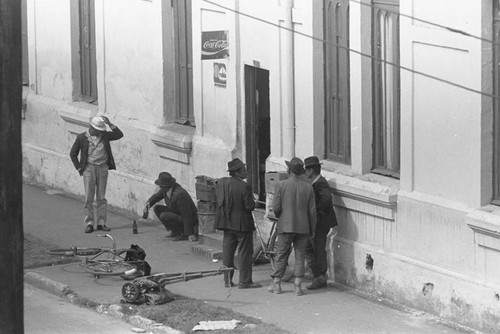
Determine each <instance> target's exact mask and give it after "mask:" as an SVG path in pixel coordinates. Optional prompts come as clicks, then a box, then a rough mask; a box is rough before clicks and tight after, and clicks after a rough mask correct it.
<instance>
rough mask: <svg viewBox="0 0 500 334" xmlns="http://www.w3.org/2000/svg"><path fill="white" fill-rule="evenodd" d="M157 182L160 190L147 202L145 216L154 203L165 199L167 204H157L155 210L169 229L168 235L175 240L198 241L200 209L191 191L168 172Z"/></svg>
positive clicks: (161, 174)
mask: <svg viewBox="0 0 500 334" xmlns="http://www.w3.org/2000/svg"><path fill="white" fill-rule="evenodd" d="M155 184H157V185H158V186H159V187H160V190H158V192H157V193H156V194H154V195H153V196H151V197H150V198H149V199H148V201H147V202H146V207H145V208H144V217H147V216H148V213H149V209H150V208H151V207H152V206H153V205H155V204H156V203H158V202H159V201H161V200H162V199H163V200H164V201H165V205H156V206H155V207H154V212H155V214H156V216H157V217H158V218H159V219H160V221H161V223H162V224H163V226H165V228H166V229H167V232H168V234H167V236H166V237H167V238H169V239H172V240H174V241H180V240H189V241H197V240H198V233H197V232H196V231H197V228H198V209H196V205H195V204H194V202H193V199H192V198H191V196H190V195H189V193H188V192H187V191H186V190H185V189H184V188H182V187H181V185H180V184H178V183H177V182H175V178H173V177H172V175H171V174H170V173H168V172H161V173H160V175H159V176H158V179H157V180H156V181H155Z"/></svg>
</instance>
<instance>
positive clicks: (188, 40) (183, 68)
mask: <svg viewBox="0 0 500 334" xmlns="http://www.w3.org/2000/svg"><path fill="white" fill-rule="evenodd" d="M172 5H173V10H174V35H175V41H174V43H175V46H176V47H175V51H174V52H175V60H176V66H175V72H176V73H175V76H176V101H177V103H176V107H177V108H176V115H175V116H176V118H175V119H176V122H177V123H180V124H186V125H193V126H194V125H195V123H194V115H193V52H192V24H191V22H192V19H191V0H173V1H172Z"/></svg>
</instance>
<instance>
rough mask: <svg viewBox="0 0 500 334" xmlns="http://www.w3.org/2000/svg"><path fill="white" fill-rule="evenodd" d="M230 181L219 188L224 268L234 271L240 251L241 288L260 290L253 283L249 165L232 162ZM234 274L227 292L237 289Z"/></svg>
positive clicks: (227, 281)
mask: <svg viewBox="0 0 500 334" xmlns="http://www.w3.org/2000/svg"><path fill="white" fill-rule="evenodd" d="M227 166H228V170H227V171H228V172H229V175H230V177H223V178H221V179H219V180H218V182H217V184H216V186H215V196H216V198H217V207H216V212H215V228H216V229H218V230H222V231H224V237H223V241H222V251H223V264H224V266H226V267H228V268H233V267H234V253H235V252H236V248H238V255H239V258H240V263H239V266H238V269H239V271H240V278H239V284H238V288H240V289H248V288H259V287H261V285H260V284H259V283H254V282H253V281H252V256H253V231H255V225H254V220H253V215H252V210H253V209H254V208H255V201H254V199H253V193H252V188H251V187H250V185H249V184H248V183H246V182H245V181H243V180H244V179H246V178H247V169H246V167H245V164H244V163H243V162H242V161H241V160H240V159H238V158H236V159H233V160H232V161H229V162H228V164H227ZM233 275H234V272H233V271H231V272H230V273H229V274H227V275H225V276H224V284H225V286H226V287H227V288H229V287H232V286H234V283H233V281H232V279H233Z"/></svg>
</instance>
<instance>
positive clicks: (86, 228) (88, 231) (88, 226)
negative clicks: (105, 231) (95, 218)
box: [85, 224, 94, 233]
mask: <svg viewBox="0 0 500 334" xmlns="http://www.w3.org/2000/svg"><path fill="white" fill-rule="evenodd" d="M92 232H94V226H92V225H90V224H89V225H87V227H85V233H92Z"/></svg>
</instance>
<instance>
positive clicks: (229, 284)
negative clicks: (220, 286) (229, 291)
mask: <svg viewBox="0 0 500 334" xmlns="http://www.w3.org/2000/svg"><path fill="white" fill-rule="evenodd" d="M234 286H235V284H234V283H233V282H224V287H225V288H232V287H234Z"/></svg>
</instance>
